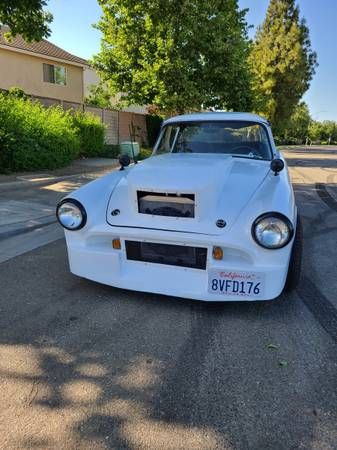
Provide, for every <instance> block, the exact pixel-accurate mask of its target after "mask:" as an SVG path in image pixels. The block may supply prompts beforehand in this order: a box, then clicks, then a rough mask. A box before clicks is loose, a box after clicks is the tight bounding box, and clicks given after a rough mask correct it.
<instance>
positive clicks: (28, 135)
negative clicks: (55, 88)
mask: <svg viewBox="0 0 337 450" xmlns="http://www.w3.org/2000/svg"><path fill="white" fill-rule="evenodd" d="M103 146H104V125H102V124H101V123H100V120H99V119H98V118H96V117H95V116H93V115H91V114H88V113H79V112H76V113H73V112H69V111H68V112H65V111H64V110H63V109H62V108H61V107H59V106H53V107H51V108H44V107H43V106H42V105H41V104H40V103H39V102H37V101H35V102H32V101H31V100H28V99H25V98H24V97H22V96H18V95H15V94H14V93H8V94H3V93H0V172H2V173H7V172H11V171H24V170H36V169H56V168H58V167H62V166H66V165H67V164H69V163H70V162H71V161H72V160H74V159H75V158H77V157H79V156H80V155H82V156H96V155H99V154H100V153H101V152H102V150H103Z"/></svg>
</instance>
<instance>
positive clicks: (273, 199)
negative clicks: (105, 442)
mask: <svg viewBox="0 0 337 450" xmlns="http://www.w3.org/2000/svg"><path fill="white" fill-rule="evenodd" d="M120 162H121V170H119V171H113V172H112V173H110V174H109V175H107V176H104V177H102V178H100V179H98V180H96V181H93V182H91V183H89V184H87V185H85V186H83V187H81V188H80V189H78V190H77V191H75V192H73V193H72V194H71V195H69V196H67V197H66V198H65V199H63V200H62V201H61V202H60V203H59V204H58V206H57V218H58V220H59V222H60V223H61V225H62V226H63V227H64V228H65V236H66V241H67V247H68V255H69V263H70V270H71V272H72V273H74V274H75V275H78V276H80V277H84V278H88V279H90V280H94V281H97V282H100V283H104V284H107V285H110V286H115V287H119V288H123V289H131V290H135V291H144V292H153V293H158V294H164V295H170V296H176V297H182V298H188V299H196V300H205V301H237V300H249V301H251V300H270V299H274V298H277V297H278V296H279V295H280V294H281V293H282V292H283V290H284V289H291V288H293V287H294V286H295V285H296V282H297V280H298V277H299V272H300V263H301V229H300V225H299V217H298V214H297V208H296V204H295V201H294V194H293V190H292V186H291V183H290V180H289V175H288V170H287V168H286V164H285V162H284V160H283V158H282V156H281V155H280V153H279V152H278V150H277V149H276V147H275V144H274V140H273V136H272V133H271V129H270V126H269V124H268V122H267V121H266V120H265V119H263V118H261V117H259V116H257V115H253V114H248V113H202V114H191V115H182V116H177V117H173V118H170V119H169V120H166V121H165V122H164V123H163V126H162V129H161V132H160V135H159V138H158V140H157V143H156V145H155V148H154V151H153V154H152V156H151V157H150V158H148V159H147V160H145V161H143V162H139V163H133V164H131V165H130V158H129V157H128V156H127V155H123V156H122V157H121V159H120Z"/></svg>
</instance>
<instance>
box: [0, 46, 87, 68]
mask: <svg viewBox="0 0 337 450" xmlns="http://www.w3.org/2000/svg"><path fill="white" fill-rule="evenodd" d="M0 49H3V50H8V51H12V52H17V53H23V54H25V55H30V56H35V57H37V58H43V59H48V60H50V61H57V62H61V63H63V64H68V65H71V66H77V67H82V68H84V67H89V63H87V64H85V63H79V62H76V61H71V60H69V59H63V58H57V57H56V56H50V55H45V54H44V53H37V52H30V51H29V50H25V49H22V48H18V47H12V46H10V45H5V44H0Z"/></svg>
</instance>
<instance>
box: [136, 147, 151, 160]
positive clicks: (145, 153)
mask: <svg viewBox="0 0 337 450" xmlns="http://www.w3.org/2000/svg"><path fill="white" fill-rule="evenodd" d="M151 155H152V149H151V148H144V147H142V148H141V149H140V152H139V155H138V157H137V159H139V160H142V159H146V158H149V157H150V156H151Z"/></svg>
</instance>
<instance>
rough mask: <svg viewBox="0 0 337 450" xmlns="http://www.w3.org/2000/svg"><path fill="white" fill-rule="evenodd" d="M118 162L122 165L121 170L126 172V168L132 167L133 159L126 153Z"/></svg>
mask: <svg viewBox="0 0 337 450" xmlns="http://www.w3.org/2000/svg"><path fill="white" fill-rule="evenodd" d="M118 161H119V164H120V165H121V168H120V170H124V167H127V166H128V165H130V162H131V159H130V156H129V155H127V154H126V153H125V154H123V155H121V156H120V157H119V160H118Z"/></svg>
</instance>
